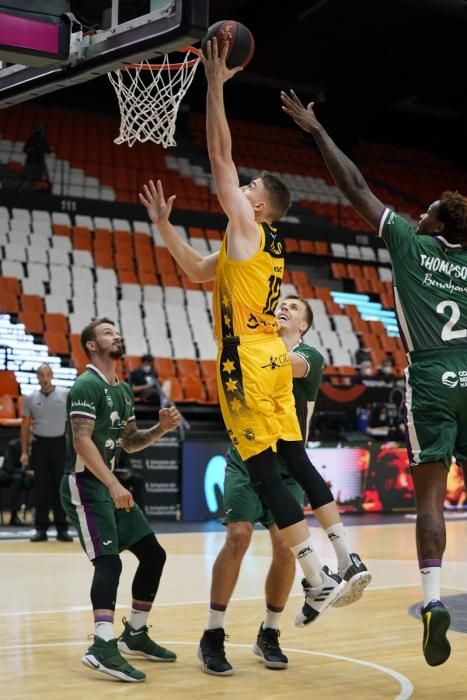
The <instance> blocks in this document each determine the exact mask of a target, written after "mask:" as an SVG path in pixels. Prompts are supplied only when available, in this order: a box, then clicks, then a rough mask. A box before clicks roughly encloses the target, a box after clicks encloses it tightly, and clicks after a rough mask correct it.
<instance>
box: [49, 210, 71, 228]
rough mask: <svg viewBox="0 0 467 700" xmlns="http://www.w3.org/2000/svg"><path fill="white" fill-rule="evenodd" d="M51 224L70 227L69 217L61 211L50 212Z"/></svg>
mask: <svg viewBox="0 0 467 700" xmlns="http://www.w3.org/2000/svg"><path fill="white" fill-rule="evenodd" d="M52 223H53V224H61V225H62V226H72V223H71V219H70V215H69V214H67V213H66V212H63V211H53V212H52Z"/></svg>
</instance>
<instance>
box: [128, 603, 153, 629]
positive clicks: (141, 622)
mask: <svg viewBox="0 0 467 700" xmlns="http://www.w3.org/2000/svg"><path fill="white" fill-rule="evenodd" d="M150 612H151V611H150V610H135V609H134V608H131V614H130V619H129V620H128V622H129V624H130V627H133V629H134V630H140V629H141V627H144V626H145V625H147V623H148V617H149V613H150Z"/></svg>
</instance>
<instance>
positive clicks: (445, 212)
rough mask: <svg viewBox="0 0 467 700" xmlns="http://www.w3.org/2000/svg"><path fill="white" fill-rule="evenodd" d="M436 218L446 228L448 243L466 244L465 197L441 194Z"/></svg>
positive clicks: (466, 209) (448, 193)
mask: <svg viewBox="0 0 467 700" xmlns="http://www.w3.org/2000/svg"><path fill="white" fill-rule="evenodd" d="M437 218H438V220H439V221H441V223H442V224H444V225H445V226H446V230H447V233H448V238H449V242H450V243H467V197H463V196H462V195H461V194H459V192H449V191H446V192H443V194H442V195H441V197H440V198H439V208H438V212H437Z"/></svg>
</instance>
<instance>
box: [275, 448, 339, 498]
mask: <svg viewBox="0 0 467 700" xmlns="http://www.w3.org/2000/svg"><path fill="white" fill-rule="evenodd" d="M277 453H278V455H279V457H280V458H281V459H282V460H283V461H284V462H285V464H286V466H287V469H288V471H289V472H290V474H291V475H292V476H293V478H294V479H295V481H298V483H299V484H300V486H301V487H302V488H303V490H304V491H305V493H306V495H307V497H308V501H309V503H310V506H311V507H312V508H313V510H316V508H321V506H325V505H327V504H328V503H332V501H333V500H334V496H333V495H332V491H331V489H330V488H329V486H328V485H327V483H326V482H325V481H324V479H323V477H322V476H321V474H320V473H319V472H318V471H317V469H316V467H315V466H314V465H313V464H312V463H311V462H310V460H309V458H308V455H307V453H306V450H305V446H304V445H303V443H302V442H296V441H294V442H287V441H284V440H279V442H278V443H277Z"/></svg>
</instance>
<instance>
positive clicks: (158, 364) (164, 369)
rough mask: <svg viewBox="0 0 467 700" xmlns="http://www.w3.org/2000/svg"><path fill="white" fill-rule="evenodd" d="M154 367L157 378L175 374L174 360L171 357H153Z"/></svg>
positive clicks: (169, 376)
mask: <svg viewBox="0 0 467 700" xmlns="http://www.w3.org/2000/svg"><path fill="white" fill-rule="evenodd" d="M154 367H155V369H156V372H157V376H158V377H159V379H162V380H164V379H170V378H171V377H174V376H175V373H176V368H175V362H174V360H172V358H171V357H155V358H154Z"/></svg>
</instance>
